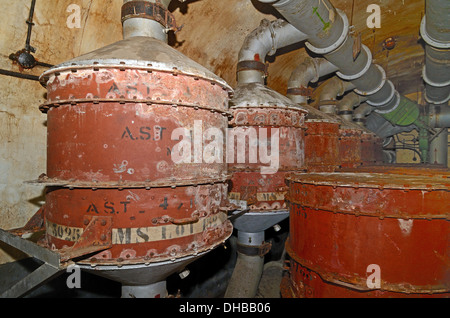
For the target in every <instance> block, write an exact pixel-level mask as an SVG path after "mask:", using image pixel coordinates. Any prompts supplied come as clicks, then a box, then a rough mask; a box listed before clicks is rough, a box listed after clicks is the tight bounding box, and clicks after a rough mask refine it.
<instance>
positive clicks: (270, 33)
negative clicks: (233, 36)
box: [237, 19, 307, 84]
mask: <svg viewBox="0 0 450 318" xmlns="http://www.w3.org/2000/svg"><path fill="white" fill-rule="evenodd" d="M306 38H307V36H306V34H304V33H302V32H300V31H299V30H298V29H296V28H295V27H294V26H292V25H290V24H289V23H288V22H286V21H285V20H282V19H278V20H275V21H271V22H270V21H268V20H267V19H264V20H262V21H261V24H260V26H259V27H258V28H256V29H255V30H254V31H253V32H251V33H250V34H249V35H248V36H247V37H246V38H245V40H244V43H243V45H242V48H241V50H240V52H239V62H238V69H237V81H238V83H239V84H248V83H261V84H264V82H265V78H266V73H267V70H266V65H265V61H266V57H267V55H269V56H270V55H273V54H275V52H276V51H277V50H278V49H279V48H282V47H286V46H288V45H291V44H295V43H298V42H302V41H304V40H306Z"/></svg>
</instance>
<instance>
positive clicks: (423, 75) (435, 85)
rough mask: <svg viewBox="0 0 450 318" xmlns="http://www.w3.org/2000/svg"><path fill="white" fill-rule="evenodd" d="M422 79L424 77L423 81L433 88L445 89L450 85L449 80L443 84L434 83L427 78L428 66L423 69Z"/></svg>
mask: <svg viewBox="0 0 450 318" xmlns="http://www.w3.org/2000/svg"><path fill="white" fill-rule="evenodd" d="M422 77H423V80H424V81H425V83H427V84H429V85H431V86H433V87H445V86H448V85H450V80H448V81H446V82H443V83H437V82H433V81H432V80H431V79H430V78H429V77H428V76H427V66H426V65H425V66H424V67H423V70H422Z"/></svg>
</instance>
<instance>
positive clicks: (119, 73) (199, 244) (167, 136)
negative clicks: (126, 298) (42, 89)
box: [36, 37, 232, 277]
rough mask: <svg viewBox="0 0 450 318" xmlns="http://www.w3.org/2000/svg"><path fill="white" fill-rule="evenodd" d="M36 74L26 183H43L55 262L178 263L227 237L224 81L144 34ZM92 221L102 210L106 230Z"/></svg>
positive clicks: (226, 93)
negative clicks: (38, 153)
mask: <svg viewBox="0 0 450 318" xmlns="http://www.w3.org/2000/svg"><path fill="white" fill-rule="evenodd" d="M149 47H151V48H152V49H151V50H149V49H148V48H149ZM41 80H42V83H43V84H44V85H45V86H46V87H47V91H48V93H47V99H48V101H47V102H46V103H45V104H44V105H42V106H41V108H40V109H41V111H43V112H45V113H47V117H48V142H47V144H48V159H47V173H46V174H44V175H42V176H41V177H40V178H39V180H37V181H36V183H38V184H45V185H47V187H48V193H47V195H46V207H45V222H46V224H45V225H46V241H45V242H44V243H45V244H47V246H48V248H51V249H54V250H58V251H60V252H61V253H62V254H63V255H65V256H64V259H65V260H69V259H72V258H74V257H79V256H83V257H84V259H82V260H80V261H82V262H85V263H88V264H91V265H108V266H122V265H126V264H128V265H130V264H133V265H138V264H145V263H152V264H153V263H158V262H166V261H176V260H178V261H180V262H184V261H183V260H184V259H186V258H188V259H191V258H192V259H194V258H195V257H190V256H192V255H194V256H195V255H201V254H203V253H205V252H207V251H209V250H210V249H212V248H214V247H216V246H218V245H219V244H221V243H223V242H224V241H225V240H226V239H228V237H229V236H230V235H231V233H232V225H231V222H230V221H229V220H228V217H227V215H226V213H224V212H223V208H224V207H225V206H227V205H228V202H227V201H226V199H227V184H226V181H227V180H228V179H229V176H228V175H227V166H226V163H225V155H226V153H225V144H224V143H223V142H222V141H221V140H219V139H221V138H223V137H224V136H225V134H226V129H227V125H228V116H229V112H228V100H229V96H230V94H231V93H232V90H231V88H229V86H228V85H227V84H226V83H225V82H224V81H223V80H221V79H219V78H218V77H217V76H215V75H214V74H212V73H211V72H209V71H208V70H206V69H205V68H203V67H201V66H200V65H198V64H197V63H195V62H193V61H191V60H189V59H188V58H186V57H185V56H183V55H182V54H180V53H179V52H177V51H175V50H174V49H172V48H170V47H169V46H168V45H167V44H165V43H162V42H160V41H158V40H155V39H151V38H144V37H133V38H131V39H128V40H124V41H120V42H117V43H115V44H112V45H110V46H108V47H105V48H102V49H99V50H97V51H94V52H92V53H88V54H86V55H84V56H82V57H79V58H75V59H73V60H72V61H69V62H66V63H64V64H61V65H59V66H57V67H55V68H52V69H50V70H49V71H47V72H46V73H44V75H43V76H42V77H41ZM208 133H212V136H213V137H215V138H210V137H211V136H209V135H208ZM208 136H209V137H208ZM208 149H209V150H208ZM174 154H176V156H175V157H174ZM178 159H181V160H178ZM92 218H108V221H107V224H109V225H108V229H109V230H108V231H107V232H103V231H101V229H102V226H103V225H102V222H101V221H100V223H99V222H97V223H95V224H96V226H97V225H98V227H99V228H98V230H95V231H93V230H92V228H93V225H92V224H91V222H90V220H91V219H92ZM94 228H97V227H94ZM92 233H93V234H95V233H98V235H99V237H94V238H93V236H92V235H91V234H92ZM92 238H93V239H92ZM89 242H91V243H92V244H90V245H92V246H95V248H96V249H94V250H92V249H91V250H89V248H90V247H89ZM85 250H89V251H90V252H91V253H90V254H91V255H90V256H89V258H86V255H85V254H86V253H84V252H83V251H85ZM99 250H102V251H101V252H99ZM161 264H162V263H161ZM179 266H182V264H181V265H179ZM172 267H173V266H172ZM158 271H160V272H161V273H162V272H164V270H163V269H162V268H159V267H158ZM159 276H161V275H159ZM159 276H158V277H159Z"/></svg>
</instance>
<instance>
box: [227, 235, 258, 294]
mask: <svg viewBox="0 0 450 318" xmlns="http://www.w3.org/2000/svg"><path fill="white" fill-rule="evenodd" d="M264 238H265V233H264V231H262V232H258V233H247V232H243V231H239V232H238V241H237V248H238V256H237V261H236V266H235V268H234V271H233V274H232V276H231V279H230V282H229V283H228V287H227V291H226V293H225V298H254V297H255V296H256V293H257V291H258V286H259V281H260V280H261V276H262V273H263V269H264V257H261V256H259V255H253V253H249V252H247V251H246V250H249V249H253V250H257V249H258V248H259V247H260V246H261V245H262V244H263V243H264Z"/></svg>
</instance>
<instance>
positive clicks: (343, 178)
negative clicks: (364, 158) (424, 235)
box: [286, 172, 450, 191]
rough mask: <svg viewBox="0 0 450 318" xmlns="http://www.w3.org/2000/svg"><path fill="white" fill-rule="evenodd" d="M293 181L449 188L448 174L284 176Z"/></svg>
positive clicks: (410, 187) (407, 187) (360, 185)
mask: <svg viewBox="0 0 450 318" xmlns="http://www.w3.org/2000/svg"><path fill="white" fill-rule="evenodd" d="M286 180H289V181H291V182H294V183H302V184H313V185H321V186H332V187H352V188H377V189H409V190H426V191H431V190H445V191H449V190H450V178H449V176H448V175H438V176H435V177H430V176H428V175H405V174H396V173H391V174H386V173H364V172H344V173H292V174H290V175H288V176H287V177H286Z"/></svg>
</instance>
